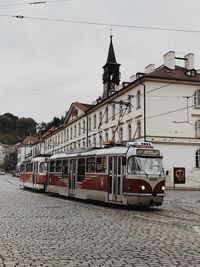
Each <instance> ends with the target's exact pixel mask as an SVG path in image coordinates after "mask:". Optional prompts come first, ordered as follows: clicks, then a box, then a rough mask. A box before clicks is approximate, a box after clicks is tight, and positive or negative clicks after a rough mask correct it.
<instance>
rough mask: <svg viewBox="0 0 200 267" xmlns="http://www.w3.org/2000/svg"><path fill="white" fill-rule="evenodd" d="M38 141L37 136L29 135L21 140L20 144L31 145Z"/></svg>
mask: <svg viewBox="0 0 200 267" xmlns="http://www.w3.org/2000/svg"><path fill="white" fill-rule="evenodd" d="M37 141H38V136H33V135H29V136H27V137H26V138H24V140H23V141H22V142H21V145H31V144H35V143H36V142H37Z"/></svg>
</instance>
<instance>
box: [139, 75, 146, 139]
mask: <svg viewBox="0 0 200 267" xmlns="http://www.w3.org/2000/svg"><path fill="white" fill-rule="evenodd" d="M140 84H141V85H142V86H143V94H144V103H143V104H144V142H146V140H147V139H146V86H145V84H144V83H142V82H141V80H140Z"/></svg>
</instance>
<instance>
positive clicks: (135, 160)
mask: <svg viewBox="0 0 200 267" xmlns="http://www.w3.org/2000/svg"><path fill="white" fill-rule="evenodd" d="M128 173H129V174H138V175H144V174H145V175H147V176H148V175H156V176H161V175H164V173H163V167H162V158H161V157H156V158H154V157H139V156H131V157H130V158H129V159H128Z"/></svg>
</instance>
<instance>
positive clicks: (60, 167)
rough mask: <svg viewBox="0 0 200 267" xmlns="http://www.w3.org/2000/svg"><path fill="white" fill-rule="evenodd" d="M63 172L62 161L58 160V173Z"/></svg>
mask: <svg viewBox="0 0 200 267" xmlns="http://www.w3.org/2000/svg"><path fill="white" fill-rule="evenodd" d="M61 171H62V160H57V161H56V172H61Z"/></svg>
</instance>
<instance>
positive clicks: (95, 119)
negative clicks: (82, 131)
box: [93, 114, 97, 129]
mask: <svg viewBox="0 0 200 267" xmlns="http://www.w3.org/2000/svg"><path fill="white" fill-rule="evenodd" d="M96 127H97V116H96V114H94V125H93V128H94V129H95V128H96Z"/></svg>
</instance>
